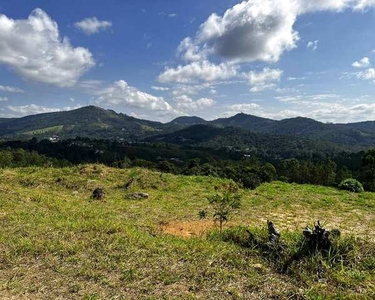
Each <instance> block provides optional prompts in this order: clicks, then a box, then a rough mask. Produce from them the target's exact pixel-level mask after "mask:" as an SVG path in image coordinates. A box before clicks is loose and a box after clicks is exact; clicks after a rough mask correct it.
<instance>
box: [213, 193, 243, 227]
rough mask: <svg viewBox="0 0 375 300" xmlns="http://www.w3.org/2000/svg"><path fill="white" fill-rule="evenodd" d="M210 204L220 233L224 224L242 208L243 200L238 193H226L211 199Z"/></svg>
mask: <svg viewBox="0 0 375 300" xmlns="http://www.w3.org/2000/svg"><path fill="white" fill-rule="evenodd" d="M208 202H209V204H210V205H211V207H212V209H213V211H214V215H213V217H214V221H218V222H219V227H220V231H222V229H223V224H224V223H225V222H227V221H228V220H229V217H230V216H231V215H232V214H234V213H236V210H237V209H238V208H240V204H241V198H240V196H239V195H238V194H237V193H232V192H230V191H226V192H224V193H223V194H221V195H220V194H216V195H214V196H211V197H209V198H208Z"/></svg>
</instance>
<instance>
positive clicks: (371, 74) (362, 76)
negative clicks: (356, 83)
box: [356, 68, 375, 80]
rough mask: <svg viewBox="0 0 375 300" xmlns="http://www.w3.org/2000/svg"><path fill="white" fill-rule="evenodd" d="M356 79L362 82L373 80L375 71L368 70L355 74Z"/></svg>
mask: <svg viewBox="0 0 375 300" xmlns="http://www.w3.org/2000/svg"><path fill="white" fill-rule="evenodd" d="M356 76H357V78H359V79H364V80H373V79H375V69H374V68H369V69H367V70H365V71H362V72H358V73H356Z"/></svg>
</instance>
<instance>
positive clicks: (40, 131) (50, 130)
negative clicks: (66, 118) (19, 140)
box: [22, 125, 64, 136]
mask: <svg viewBox="0 0 375 300" xmlns="http://www.w3.org/2000/svg"><path fill="white" fill-rule="evenodd" d="M63 128H64V125H57V126H51V127H46V128H41V129H35V130H30V131H25V132H22V134H23V135H30V136H32V135H37V134H45V133H57V132H60V131H61V130H63Z"/></svg>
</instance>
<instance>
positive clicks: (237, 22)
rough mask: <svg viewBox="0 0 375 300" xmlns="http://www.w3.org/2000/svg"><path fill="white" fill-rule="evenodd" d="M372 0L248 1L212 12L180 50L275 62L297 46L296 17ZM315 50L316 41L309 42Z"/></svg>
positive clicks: (191, 56) (193, 55)
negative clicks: (219, 11) (218, 12)
mask: <svg viewBox="0 0 375 300" xmlns="http://www.w3.org/2000/svg"><path fill="white" fill-rule="evenodd" d="M372 6H375V0H314V1H311V0H248V1H243V2H241V3H239V4H237V5H235V6H233V7H232V8H229V9H228V10H227V11H226V12H225V13H224V14H223V15H218V14H212V15H211V16H210V17H209V18H208V19H207V20H206V21H205V22H204V23H203V24H202V25H201V26H200V28H199V30H198V32H197V33H196V35H195V37H193V38H191V37H188V38H186V39H184V40H183V41H182V42H181V44H180V46H179V49H178V50H179V53H180V54H181V55H182V57H183V58H184V59H186V60H198V59H207V57H208V56H209V55H217V56H220V57H222V58H224V59H227V60H231V61H236V62H252V61H258V60H259V61H265V62H276V61H278V60H279V59H280V57H281V55H282V54H283V53H284V52H285V51H290V50H292V49H294V48H296V47H297V41H298V40H299V35H298V32H296V31H295V30H294V29H293V26H294V24H295V22H296V20H297V18H298V17H299V16H300V15H302V14H305V13H311V12H317V11H334V12H339V11H343V10H345V9H348V8H351V9H352V10H353V11H361V10H366V9H367V8H369V7H372ZM311 43H312V44H311V47H312V49H316V47H317V41H313V42H311Z"/></svg>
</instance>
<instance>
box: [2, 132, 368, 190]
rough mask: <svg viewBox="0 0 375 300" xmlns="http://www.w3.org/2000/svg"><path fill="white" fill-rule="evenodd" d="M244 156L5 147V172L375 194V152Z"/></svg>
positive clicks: (158, 149)
mask: <svg viewBox="0 0 375 300" xmlns="http://www.w3.org/2000/svg"><path fill="white" fill-rule="evenodd" d="M314 157H315V159H311V157H309V158H306V159H303V158H298V159H297V158H284V159H282V158H279V157H278V158H270V157H267V158H265V157H255V156H251V157H244V155H243V154H242V153H239V152H228V151H222V150H210V149H207V148H199V147H194V148H192V147H178V146H174V145H168V144H134V145H129V144H122V143H119V142H116V141H105V140H90V139H86V138H77V139H74V140H64V141H60V142H57V143H54V142H50V141H48V140H41V141H38V140H36V139H32V140H29V141H8V142H3V143H0V167H2V168H4V167H25V166H41V167H45V166H54V167H63V166H70V165H76V164H82V163H103V164H106V165H108V166H112V167H116V168H129V167H143V168H148V169H152V170H157V171H160V173H161V175H162V174H163V173H173V174H181V175H199V176H215V177H222V178H230V179H233V180H234V181H235V182H238V183H240V184H241V185H242V186H243V187H244V188H250V189H254V188H256V187H257V186H259V185H260V184H262V183H264V182H270V181H273V180H280V181H285V182H295V183H301V184H316V185H325V186H337V185H339V184H340V183H341V182H342V181H343V180H345V179H348V178H355V179H358V180H359V181H361V182H362V183H363V185H364V187H365V189H366V190H368V191H375V149H374V150H369V151H367V152H359V153H347V152H345V153H344V152H343V153H342V154H340V155H336V156H332V157H330V158H327V157H326V156H325V155H323V154H320V155H319V154H317V155H315V156H314Z"/></svg>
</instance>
